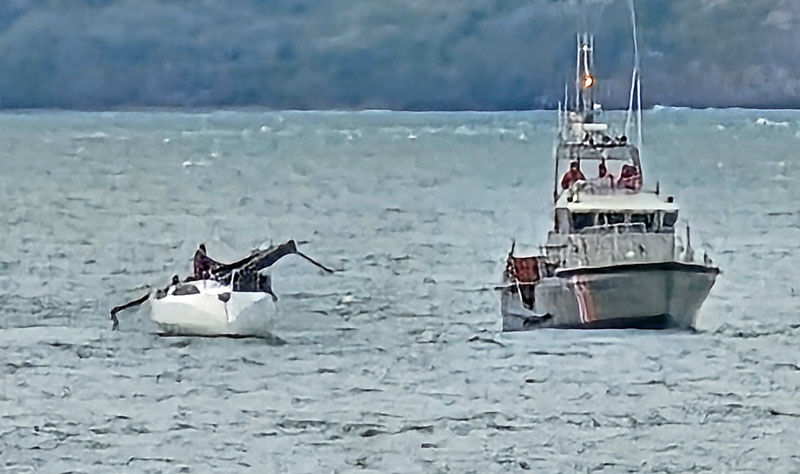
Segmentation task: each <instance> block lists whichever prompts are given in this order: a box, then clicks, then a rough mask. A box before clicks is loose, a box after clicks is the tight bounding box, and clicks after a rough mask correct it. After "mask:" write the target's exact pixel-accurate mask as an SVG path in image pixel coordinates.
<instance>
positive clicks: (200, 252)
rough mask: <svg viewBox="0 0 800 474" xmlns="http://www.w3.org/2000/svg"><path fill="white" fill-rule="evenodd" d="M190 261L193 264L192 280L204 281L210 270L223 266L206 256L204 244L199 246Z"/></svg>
mask: <svg viewBox="0 0 800 474" xmlns="http://www.w3.org/2000/svg"><path fill="white" fill-rule="evenodd" d="M192 261H193V263H194V279H206V278H208V275H209V274H210V273H211V271H212V270H214V269H215V268H217V267H220V266H222V265H223V264H222V263H220V262H218V261H216V260H214V259H213V258H211V257H209V256H208V254H207V253H206V244H200V246H199V247H198V248H197V251H195V253H194V258H193V259H192Z"/></svg>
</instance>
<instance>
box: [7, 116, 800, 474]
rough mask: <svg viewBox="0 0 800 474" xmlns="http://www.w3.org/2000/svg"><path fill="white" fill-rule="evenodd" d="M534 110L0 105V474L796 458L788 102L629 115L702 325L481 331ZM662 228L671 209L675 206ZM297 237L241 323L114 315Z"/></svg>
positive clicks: (797, 131)
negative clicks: (699, 302)
mask: <svg viewBox="0 0 800 474" xmlns="http://www.w3.org/2000/svg"><path fill="white" fill-rule="evenodd" d="M554 121H555V117H554V114H553V113H552V112H519V113H394V112H380V111H375V112H361V113H319V112H267V111H261V110H242V111H213V112H204V111H197V112H194V113H179V112H168V111H156V112H149V111H144V112H124V113H123V112H115V113H75V112H27V113H6V114H2V115H0V164H2V171H0V188H1V190H2V199H1V200H0V222H1V223H2V229H3V232H2V233H1V234H0V242H2V245H1V246H0V249H2V254H0V294H1V295H2V306H0V353H2V359H3V360H2V362H1V363H0V374H2V377H1V378H0V380H2V387H0V468H2V469H3V470H4V471H6V472H37V473H39V472H292V473H294V472H308V473H333V472H342V473H343V472H381V473H384V472H426V473H433V472H457V473H466V472H476V473H484V472H521V471H526V470H528V471H532V472H701V471H707V472H798V471H800V454H798V449H797V439H798V438H799V437H800V405H799V404H798V388H799V387H800V355H799V354H800V353H799V352H798V350H797V344H798V342H797V341H798V336H800V314H798V310H797V307H798V301H800V300H798V296H797V295H798V292H800V282H799V281H798V275H800V271H798V268H800V204H798V202H800V186H798V180H800V156H799V155H798V152H797V150H798V147H800V112H793V111H753V110H706V111H692V110H683V109H670V108H657V109H656V110H653V111H648V112H646V113H645V122H646V129H645V147H644V150H643V160H644V161H645V171H646V175H645V180H646V181H647V182H648V183H650V184H651V185H652V184H654V181H655V180H658V181H659V184H660V188H661V190H662V192H664V193H666V194H672V195H674V196H675V197H676V200H677V202H678V203H680V204H681V206H682V214H681V217H682V219H681V220H682V222H684V223H685V222H686V221H689V222H691V224H692V240H693V245H694V247H695V249H696V252H697V254H698V255H702V253H703V252H707V253H708V254H709V255H710V256H711V258H713V259H714V261H715V262H716V263H718V264H719V265H720V267H721V269H722V274H721V275H720V277H719V279H718V280H717V284H716V286H715V287H714V289H713V290H712V292H711V295H710V296H709V298H708V300H707V301H706V303H705V305H704V306H703V308H702V310H701V314H700V319H699V327H698V330H697V331H696V332H686V331H662V332H658V331H633V330H630V331H628V330H615V331H563V330H541V331H535V332H528V333H514V334H504V333H501V332H500V327H501V323H500V313H499V296H498V295H497V294H496V293H495V292H494V291H493V289H492V288H493V286H494V285H495V284H497V283H499V282H500V279H501V271H502V268H503V263H504V258H505V255H506V253H507V252H508V249H509V247H510V244H511V241H512V239H514V238H516V239H517V242H518V248H528V249H530V250H532V251H535V249H536V246H537V245H539V244H541V243H542V242H543V241H544V237H545V235H546V231H547V229H548V227H549V225H550V208H549V202H550V201H549V199H550V195H551V192H552V183H553V170H552V159H551V156H552V153H551V152H552V145H553V135H554V127H555V124H554ZM681 225H682V226H683V225H684V224H681ZM288 238H294V239H297V240H298V241H301V242H302V245H301V248H302V249H303V250H304V251H305V252H307V253H308V254H310V255H312V256H314V257H315V258H317V259H318V260H320V261H322V262H323V263H325V264H327V265H329V266H332V267H334V268H336V269H339V270H341V271H339V272H337V273H336V274H334V275H324V274H321V273H320V272H319V271H318V270H316V269H315V268H313V267H311V266H309V265H306V264H304V263H302V262H297V261H287V262H286V263H285V264H284V263H281V264H280V265H279V268H278V269H276V271H275V274H274V286H275V290H276V292H277V293H278V294H279V296H280V298H281V299H280V301H279V303H278V308H279V312H278V314H277V315H276V316H274V317H272V320H271V321H269V323H270V328H271V332H272V334H273V337H270V338H264V339H226V338H188V337H169V338H167V337H159V336H158V335H157V334H156V328H155V327H154V326H153V325H152V324H151V323H150V321H149V320H148V318H147V314H146V312H145V311H140V312H135V311H134V312H126V313H122V314H120V323H121V326H120V330H119V331H115V332H112V331H111V326H110V322H109V321H108V310H109V309H110V308H111V307H112V306H114V305H117V304H120V303H122V302H125V301H127V300H129V299H132V298H134V297H136V296H139V295H140V294H142V291H143V288H144V285H165V284H166V283H167V282H168V281H169V278H170V276H171V275H172V274H174V273H180V274H183V275H185V274H186V273H187V272H188V271H189V269H190V259H191V256H192V253H193V251H194V249H195V248H196V246H197V244H198V243H199V242H205V243H206V244H207V246H208V248H209V253H210V254H211V255H212V256H214V257H217V258H219V259H222V260H229V259H234V258H237V257H239V256H241V255H244V254H247V253H248V252H249V251H250V250H251V249H253V248H255V247H257V246H259V245H261V244H264V243H265V242H267V243H268V242H270V241H272V242H279V241H282V240H285V239H288Z"/></svg>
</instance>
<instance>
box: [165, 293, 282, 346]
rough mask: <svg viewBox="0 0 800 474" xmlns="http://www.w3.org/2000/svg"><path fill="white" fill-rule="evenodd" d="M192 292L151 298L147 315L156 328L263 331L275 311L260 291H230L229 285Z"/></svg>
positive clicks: (202, 332) (204, 332) (192, 332)
mask: <svg viewBox="0 0 800 474" xmlns="http://www.w3.org/2000/svg"><path fill="white" fill-rule="evenodd" d="M198 288H199V290H200V292H199V293H196V294H188V295H175V294H173V292H170V294H168V295H166V296H164V297H162V298H155V299H153V301H152V302H151V310H150V317H151V318H152V320H153V321H154V322H155V323H156V324H157V325H158V328H159V331H160V332H161V333H163V334H168V335H186V336H250V335H259V334H263V333H264V332H266V331H267V323H268V321H269V317H270V315H272V314H274V312H275V311H276V307H275V305H274V304H273V303H272V301H271V298H269V295H267V294H266V293H262V292H239V291H235V292H231V291H230V288H229V287H222V286H220V287H206V288H204V287H202V285H198Z"/></svg>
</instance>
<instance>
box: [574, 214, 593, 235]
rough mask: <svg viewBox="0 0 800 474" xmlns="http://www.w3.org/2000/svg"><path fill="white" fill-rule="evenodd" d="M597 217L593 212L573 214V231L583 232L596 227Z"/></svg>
mask: <svg viewBox="0 0 800 474" xmlns="http://www.w3.org/2000/svg"><path fill="white" fill-rule="evenodd" d="M596 219H597V217H596V215H595V214H594V213H591V212H577V213H573V214H572V231H573V232H580V231H581V230H583V229H585V228H587V227H592V226H593V225H595V220H596Z"/></svg>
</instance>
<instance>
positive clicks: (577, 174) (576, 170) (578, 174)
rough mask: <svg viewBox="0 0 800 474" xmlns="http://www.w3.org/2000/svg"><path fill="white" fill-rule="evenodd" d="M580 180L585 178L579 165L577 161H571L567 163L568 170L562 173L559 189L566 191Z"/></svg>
mask: <svg viewBox="0 0 800 474" xmlns="http://www.w3.org/2000/svg"><path fill="white" fill-rule="evenodd" d="M581 180H583V181H585V180H586V176H584V175H583V172H582V171H581V164H580V163H579V162H578V161H577V160H576V161H571V162H570V163H569V170H568V171H567V172H566V173H564V177H563V178H561V189H567V188H569V187H570V186H572V185H573V184H574V183H575V182H576V181H581Z"/></svg>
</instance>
